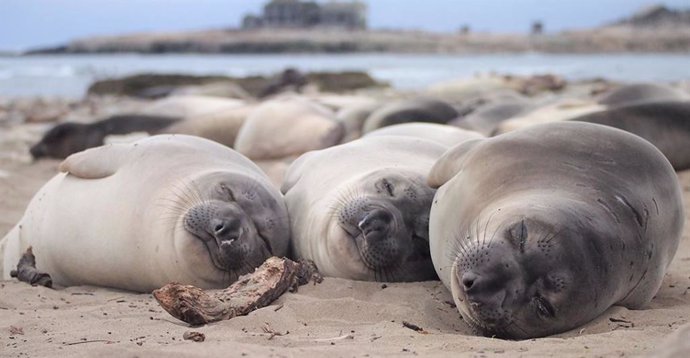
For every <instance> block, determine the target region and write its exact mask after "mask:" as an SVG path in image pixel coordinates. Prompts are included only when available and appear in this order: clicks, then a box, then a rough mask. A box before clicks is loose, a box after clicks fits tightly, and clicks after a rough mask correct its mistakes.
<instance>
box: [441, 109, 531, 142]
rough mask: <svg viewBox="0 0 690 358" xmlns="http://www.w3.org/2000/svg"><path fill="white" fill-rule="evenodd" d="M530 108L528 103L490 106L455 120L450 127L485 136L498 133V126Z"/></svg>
mask: <svg viewBox="0 0 690 358" xmlns="http://www.w3.org/2000/svg"><path fill="white" fill-rule="evenodd" d="M528 108H529V103H528V102H527V101H508V102H499V103H493V104H488V105H486V106H483V107H480V108H479V109H477V110H476V111H474V112H472V113H470V114H468V115H467V116H465V117H462V118H459V119H457V120H453V121H452V122H451V123H449V124H450V125H453V126H456V127H459V128H464V129H469V130H473V131H477V132H479V133H481V134H483V135H485V136H489V135H491V134H492V133H493V132H495V131H496V127H498V125H499V124H500V123H501V122H503V121H505V120H507V119H510V118H512V117H516V116H518V115H520V114H522V113H524V112H526V111H527V110H528Z"/></svg>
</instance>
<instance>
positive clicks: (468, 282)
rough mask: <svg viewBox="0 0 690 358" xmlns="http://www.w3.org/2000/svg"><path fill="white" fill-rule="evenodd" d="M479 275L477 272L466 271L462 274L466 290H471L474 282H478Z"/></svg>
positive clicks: (463, 285)
mask: <svg viewBox="0 0 690 358" xmlns="http://www.w3.org/2000/svg"><path fill="white" fill-rule="evenodd" d="M478 278H479V276H477V274H475V273H474V272H465V273H464V274H462V278H461V281H462V287H463V288H464V289H465V292H469V291H470V290H471V289H472V287H474V284H475V283H476V282H477V279H478Z"/></svg>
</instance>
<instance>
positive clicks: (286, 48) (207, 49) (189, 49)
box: [22, 26, 690, 56]
mask: <svg viewBox="0 0 690 358" xmlns="http://www.w3.org/2000/svg"><path fill="white" fill-rule="evenodd" d="M529 52H540V53H549V54H609V53H688V52H690V28H689V27H679V28H649V29H640V28H636V27H630V26H613V27H605V28H599V29H593V30H579V31H567V32H560V33H553V34H549V33H546V34H538V35H531V34H498V33H469V34H461V33H433V32H424V31H391V30H386V31H383V30H370V31H335V30H330V31H329V30H326V31H319V30H295V29H271V30H268V29H262V30H254V31H246V30H209V31H193V32H179V33H141V34H131V35H124V36H106V37H94V38H87V39H80V40H75V41H72V42H70V43H67V44H64V45H58V46H52V47H44V48H36V49H30V50H27V51H24V52H23V53H22V55H24V56H31V55H40V54H100V53H103V54H116V53H141V54H168V53H170V54H181V53H195V54H295V53H304V54H314V53H323V54H350V53H352V54H362V53H378V54H381V53H417V54H444V53H448V54H496V53H511V54H515V53H529Z"/></svg>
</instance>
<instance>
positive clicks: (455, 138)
mask: <svg viewBox="0 0 690 358" xmlns="http://www.w3.org/2000/svg"><path fill="white" fill-rule="evenodd" d="M391 135H392V136H404V137H412V138H421V139H426V140H429V141H432V142H435V143H438V144H441V145H443V146H446V147H452V146H454V145H456V144H458V143H462V142H465V141H468V140H471V139H479V138H484V136H483V135H481V134H479V133H477V132H474V131H470V130H465V129H460V128H455V127H452V126H449V125H445V124H436V123H405V124H396V125H392V126H387V127H383V128H381V129H377V130H375V131H373V132H369V133H367V134H366V135H365V137H379V136H391Z"/></svg>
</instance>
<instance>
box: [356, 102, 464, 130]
mask: <svg viewBox="0 0 690 358" xmlns="http://www.w3.org/2000/svg"><path fill="white" fill-rule="evenodd" d="M458 116H459V114H458V111H456V110H455V108H453V107H451V105H449V104H448V103H446V102H443V101H440V100H436V99H430V98H416V99H405V100H399V101H394V102H391V103H389V104H386V105H384V106H382V107H381V108H379V109H377V110H375V111H374V112H372V113H371V115H370V116H369V117H368V118H367V120H366V121H365V122H364V126H363V127H362V132H363V133H368V132H371V131H373V130H376V129H379V128H381V127H385V126H390V125H393V124H402V123H409V122H430V123H441V124H445V123H448V121H450V120H451V119H454V118H457V117H458Z"/></svg>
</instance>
